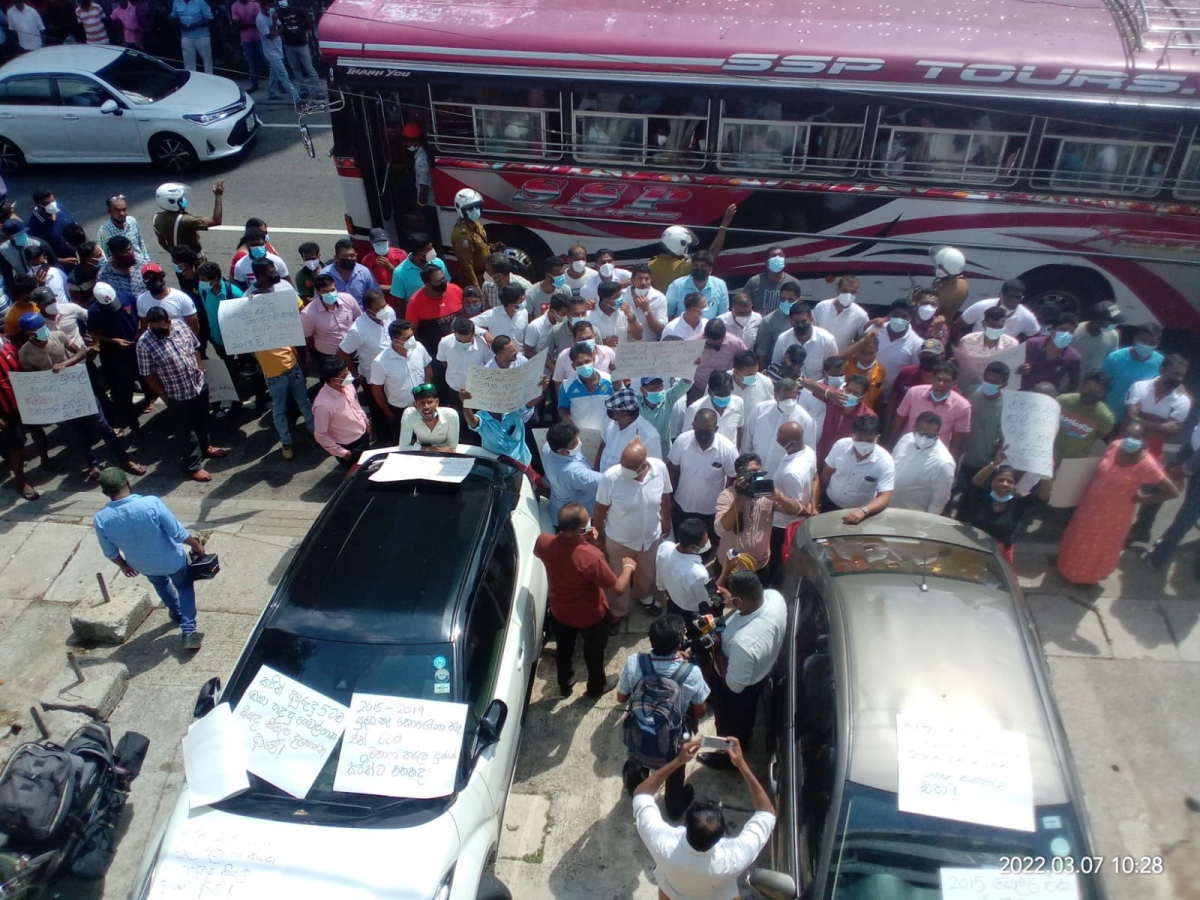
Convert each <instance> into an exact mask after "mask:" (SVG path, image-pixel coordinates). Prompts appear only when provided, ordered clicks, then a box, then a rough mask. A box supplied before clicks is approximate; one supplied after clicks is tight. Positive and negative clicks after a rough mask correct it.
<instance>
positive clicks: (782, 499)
mask: <svg viewBox="0 0 1200 900" xmlns="http://www.w3.org/2000/svg"><path fill="white" fill-rule="evenodd" d="M774 440H775V444H776V447H777V448H778V450H777V451H776V452H775V453H773V454H772V455H773V456H774V458H775V462H774V464H773V465H772V466H771V468H770V469H766V471H768V472H770V473H771V480H772V481H773V482H774V483H775V492H774V493H773V494H772V495H771V508H772V510H773V512H772V517H771V566H770V568H769V569H768V570H767V575H766V578H765V580H764V583H766V584H770V583H772V582H773V581H774V580H775V576H776V575H777V574H778V573H779V571H780V566H782V565H783V548H784V547H785V546H786V544H787V540H788V531H789V530H794V528H795V526H796V525H797V524H798V523H800V522H803V521H804V519H806V518H807V517H808V516H814V515H816V514H817V507H818V505H819V504H820V501H821V481H820V479H819V478H818V477H817V455H816V453H814V452H813V449H812V447H811V446H810V445H808V444H807V443H806V432H805V430H804V426H802V425H801V424H800V423H799V422H794V421H790V420H788V421H784V422H782V423H781V424H780V426H779V428H778V430H777V431H776V432H775V435H774Z"/></svg>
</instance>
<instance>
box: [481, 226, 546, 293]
mask: <svg viewBox="0 0 1200 900" xmlns="http://www.w3.org/2000/svg"><path fill="white" fill-rule="evenodd" d="M487 233H488V240H489V241H492V242H496V241H498V242H500V243H501V244H503V245H504V246H505V248H506V249H505V251H504V252H505V253H506V254H507V255H508V258H509V259H511V260H512V261H513V265H515V266H516V267H517V272H518V274H519V275H523V276H524V277H525V278H527V279H529V280H530V281H531V282H534V283H536V282H538V281H541V280H542V263H544V262H545V261H546V257H548V256H549V255H550V245H549V244H547V243H546V242H545V241H543V240H542V239H541V238H540V237H538V236H537V235H536V234H534V233H533V232H532V231H530V230H529V229H528V228H521V227H519V226H516V225H489V226H488V230H487Z"/></svg>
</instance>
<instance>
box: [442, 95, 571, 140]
mask: <svg viewBox="0 0 1200 900" xmlns="http://www.w3.org/2000/svg"><path fill="white" fill-rule="evenodd" d="M430 102H431V106H432V108H433V121H434V130H435V133H434V135H433V139H434V141H435V143H436V144H437V145H438V147H439V148H440V149H441V150H442V151H443V152H447V153H466V154H481V155H486V156H513V157H519V158H525V159H530V158H532V159H557V158H559V157H560V156H561V155H562V145H561V140H560V137H559V135H560V134H561V131H562V125H561V122H560V121H559V120H560V119H561V114H560V113H559V109H558V103H559V95H558V92H557V91H545V90H541V89H536V88H535V89H532V90H522V89H515V88H503V87H485V88H482V89H473V88H466V87H463V86H461V85H445V84H444V85H436V86H431V87H430Z"/></svg>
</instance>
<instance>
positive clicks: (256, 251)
mask: <svg viewBox="0 0 1200 900" xmlns="http://www.w3.org/2000/svg"><path fill="white" fill-rule="evenodd" d="M266 256H267V248H266V247H251V248H250V258H251V259H266Z"/></svg>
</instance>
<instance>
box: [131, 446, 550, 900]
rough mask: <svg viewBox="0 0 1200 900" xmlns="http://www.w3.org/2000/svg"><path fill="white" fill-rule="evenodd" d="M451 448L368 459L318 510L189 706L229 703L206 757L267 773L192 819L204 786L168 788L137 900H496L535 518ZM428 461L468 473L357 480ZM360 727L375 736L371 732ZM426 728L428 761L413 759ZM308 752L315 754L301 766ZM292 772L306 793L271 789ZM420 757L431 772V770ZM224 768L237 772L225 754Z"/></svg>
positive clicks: (529, 648) (531, 642)
mask: <svg viewBox="0 0 1200 900" xmlns="http://www.w3.org/2000/svg"><path fill="white" fill-rule="evenodd" d="M459 451H460V452H459V453H457V454H434V453H394V452H389V451H384V452H383V453H382V454H381V455H377V456H375V457H374V458H372V459H370V460H368V461H367V462H366V463H364V464H363V465H362V466H361V468H359V469H358V471H356V472H355V473H353V474H352V475H350V476H349V477H348V478H347V479H346V482H345V483H344V484H343V485H342V486H341V487H340V488H339V489H338V491H337V493H336V494H335V495H334V496H333V498H332V499H331V500H330V501H329V503H328V505H327V506H326V507H325V510H324V511H323V512H322V514H321V517H320V518H319V519H318V520H317V521H316V522H315V523H314V524H313V526H312V529H311V530H310V531H309V533H308V536H307V537H306V538H305V540H304V542H303V544H302V545H301V546H300V548H299V549H298V550H297V552H296V556H295V558H294V559H293V561H292V562H291V564H290V565H289V567H288V570H287V572H286V573H285V575H284V576H283V579H282V580H281V582H280V584H279V587H278V588H277V589H276V590H275V593H274V595H273V596H272V597H271V600H270V602H269V603H268V604H267V607H266V609H265V611H264V612H263V615H262V617H261V619H260V620H259V622H258V625H257V626H256V627H255V629H254V631H253V632H252V633H251V635H250V638H249V640H248V641H247V643H246V646H245V648H244V649H243V650H242V654H241V657H240V658H239V660H238V662H237V664H236V665H235V666H234V670H233V674H232V675H231V676H230V678H229V683H228V685H227V686H226V687H225V689H224V691H221V689H220V682H219V680H218V679H215V678H214V679H212V680H211V681H210V682H209V683H208V684H206V685H205V687H204V689H202V690H201V695H200V698H199V700H198V701H197V705H196V713H197V715H198V716H208V715H214V713H213V710H214V708H215V705H216V704H217V703H222V704H223V703H225V702H228V703H229V704H230V707H231V710H232V712H230V711H229V710H224V709H218V710H216V713H217V714H219V715H217V718H218V719H222V718H228V720H229V722H230V723H231V724H230V727H231V728H234V729H235V736H234V737H232V738H231V739H230V740H228V741H226V742H224V743H223V744H219V746H223V747H229V746H230V744H232V745H234V746H239V745H241V746H245V747H246V751H245V752H246V753H248V754H250V757H249V759H248V760H247V764H248V765H249V766H250V767H251V768H252V769H253V770H254V771H256V772H262V773H263V774H264V775H267V776H269V777H270V778H271V779H273V780H268V779H267V778H264V777H260V775H259V774H253V772H252V773H251V774H250V775H249V781H250V786H249V789H248V790H245V791H243V792H241V793H237V794H235V795H233V796H230V797H228V798H227V799H224V800H218V801H217V802H214V803H211V804H209V805H197V807H196V808H194V809H193V808H192V807H191V802H192V798H193V795H194V796H196V797H199V795H200V794H199V792H200V791H203V790H204V789H205V787H204V785H203V784H201V783H200V781H199V780H198V779H197V781H196V783H195V784H190V785H188V786H185V787H184V789H183V791H182V793H181V796H180V798H179V800H178V802H177V803H176V805H175V807H174V810H173V812H172V814H171V816H170V818H169V820H168V822H167V824H166V827H165V829H164V831H163V832H162V834H161V835H160V836H159V837H158V838H157V839H156V840H154V841H152V842H151V843H150V844H149V847H148V849H149V853H148V855H147V857H146V859H145V861H144V863H143V866H142V870H141V872H140V873H139V876H138V881H137V883H136V886H135V889H134V892H133V897H134V898H135V900H160V898H176V897H185V896H186V897H207V896H214V897H215V896H220V897H224V898H226V900H275V898H288V900H330V898H337V900H476V898H478V900H508V898H510V897H511V894H510V893H509V891H508V890H507V889H506V888H505V887H504V885H502V884H501V883H500V882H499V881H498V880H497V879H496V877H495V875H494V874H493V873H492V868H491V864H492V862H493V861H494V859H495V856H496V852H497V849H498V847H499V842H500V834H501V823H502V821H503V818H504V808H505V803H506V801H507V799H508V792H509V788H510V786H511V784H512V779H513V772H514V770H515V767H516V761H517V750H518V746H519V744H520V735H521V718H522V713H523V712H524V710H525V706H526V704H527V702H528V699H529V690H530V687H531V685H532V678H533V674H534V670H535V668H536V666H537V661H538V656H539V654H540V651H541V640H542V624H543V619H544V617H545V610H546V576H545V569H544V568H543V566H542V563H541V561H540V560H538V559H536V558H535V557H534V555H533V547H534V542H535V540H536V539H537V536H538V534H539V533H540V531H541V529H540V523H539V508H538V503H537V499H536V497H535V495H534V492H533V489H532V486H531V485H530V484H529V481H528V479H527V478H525V477H524V475H523V474H522V473H521V472H520V471H519V470H517V469H516V468H515V467H514V466H513V465H511V464H510V463H508V462H505V461H503V460H501V459H498V458H496V457H495V456H493V455H492V454H490V453H488V452H487V451H485V450H481V449H479V448H475V447H460V448H459ZM397 457H399V458H400V459H398V460H397V459H396V458H397ZM442 459H446V460H453V461H456V463H455V464H456V465H459V466H462V465H463V464H469V468H470V472H469V474H468V475H466V477H465V480H463V481H461V482H460V483H450V484H447V483H441V482H436V481H425V480H420V481H411V480H409V481H391V482H379V481H374V480H372V479H371V475H373V474H376V473H378V472H380V470H381V467H382V465H383V463H384V462H385V460H387V461H388V462H392V461H393V460H396V462H400V463H404V462H408V461H410V460H415V461H416V462H414V463H413V464H414V465H420V464H430V463H432V464H435V465H436V464H438V461H439V460H442ZM220 577H236V576H235V575H234V573H228V574H227V575H226V574H223V575H222V576H220ZM264 666H265V667H268V671H266V672H264V670H263V667H264ZM288 679H290V680H291V682H292V683H288ZM273 687H274V690H273ZM309 692H311V693H309ZM313 694H316V695H319V698H314V697H313ZM364 695H371V696H370V697H369V699H368V698H367V697H366V696H364ZM378 695H384V696H382V697H381V696H378ZM289 698H290V699H289ZM256 704H257V705H256ZM338 704H340V705H341V706H343V707H349V710H348V711H347V712H345V713H343V712H341V711H340V710H339V708H338ZM401 705H402V706H403V709H401ZM431 707H437V708H439V709H442V710H445V709H448V708H450V707H454V708H455V710H454V711H455V713H456V714H457V715H458V716H460V717H463V716H465V719H463V718H460V719H459V722H460V723H461V724H460V726H459V728H461V738H459V737H457V734H458V732H459V728H451V729H449V730H447V729H446V728H445V727H443V724H442V723H443V722H444V721H445V720H444V719H439V720H437V722H433V720H432V719H426V718H425V717H426V716H432V713H430V712H429V709H430V708H431ZM254 709H262V710H263V714H262V715H261V716H259V715H258V714H257V713H254ZM268 710H269V711H268ZM331 710H332V712H331ZM416 710H420V712H416ZM389 711H390V712H391V713H392V714H393V715H396V716H399V715H401V714H403V715H404V716H405V717H406V718H405V720H404V724H403V726H402V724H401V722H400V721H398V720H390V721H389V722H387V723H384V722H382V721H380V720H379V719H377V717H379V716H382V715H383V714H384V713H386V712H389ZM366 713H369V714H372V715H370V716H367V715H364V714H366ZM339 716H344V719H342V718H338V717H339ZM409 716H411V717H412V718H407V717H409ZM418 717H420V718H419V719H418ZM368 719H369V721H368ZM318 720H319V721H318ZM335 721H336V722H337V725H336V726H331V724H330V723H331V722H335ZM393 723H394V725H395V726H396V729H397V730H395V731H389V730H387V728H389V727H391V725H392V724H393ZM413 723H416V724H413ZM431 723H432V724H431ZM199 724H206V722H205V721H202V722H201V723H199ZM343 725H344V728H345V730H344V732H343V733H342V736H341V737H340V738H338V736H337V731H336V730H335V728H336V729H340V728H341V727H342V726H343ZM376 726H378V727H379V728H380V729H382V734H381V735H380V736H378V737H368V728H375V727H376ZM435 731H437V732H440V734H437V735H435V737H436V738H437V740H439V741H441V744H440V749H437V751H436V754H435V753H432V752H431V753H428V756H429V757H430V758H429V759H428V760H426V757H423V756H422V755H421V754H422V753H425V752H426V751H428V750H429V747H430V745H429V743H428V740H429V735H430V734H432V733H434V732H435ZM322 740H324V741H325V744H324V745H323V746H324V750H321V751H320V752H318V753H317V754H316V756H315V757H311V758H310V757H308V756H306V755H305V754H308V753H309V749H310V748H312V747H314V746H319V745H321V741H322ZM418 745H420V746H418ZM292 751H295V753H293V752H292ZM397 751H400V752H397ZM347 754H349V756H347ZM216 755H219V754H216V753H215V752H212V751H210V752H208V753H207V754H206V755H205V759H203V760H201V761H202V762H203V761H208V762H211V761H212V759H213V757H214V756H216ZM187 756H188V749H187V748H186V747H185V758H187ZM418 758H420V759H421V760H423V761H422V762H417V761H414V760H416V759H418ZM305 760H307V763H308V765H309V767H310V768H309V769H308V776H307V777H308V779H311V781H308V780H306V781H303V783H302V784H303V786H301V787H299V788H296V787H292V788H291V789H290V790H291V792H289V790H284V789H282V788H280V787H277V786H276V784H284V785H285V786H286V785H287V784H288V783H289V781H290V780H291V775H294V774H295V773H296V772H297V771H299V769H298V768H296V767H297V766H302V765H303V763H304V762H305ZM384 760H386V762H385V761H384ZM393 760H398V762H393ZM437 760H446V761H447V762H445V763H443V764H442V768H440V769H435V766H436V765H438V763H437ZM191 762H192V760H191V759H190V758H189V760H188V766H189V769H188V771H189V775H190V774H191V773H192V771H193V769H192V768H191ZM418 765H420V766H422V767H423V768H421V770H420V773H419V776H418V774H417V773H416V772H415V767H417V766H418ZM425 766H427V767H428V769H426V768H424V767H425ZM289 767H292V768H289ZM398 767H405V768H404V770H403V771H401V770H400V769H399V768H398ZM234 768H235V769H236V771H237V772H238V774H239V775H240V772H241V768H242V760H241V759H236V760H235V766H234ZM427 771H428V772H431V773H432V774H429V775H428V778H429V779H430V781H436V782H437V785H436V787H435V785H434V784H432V783H430V782H428V781H426V780H425V779H426V774H425V773H426V772H427ZM289 773H291V774H289ZM439 773H440V774H439ZM417 777H419V778H420V782H419V783H420V784H424V785H426V787H425V788H418V787H417V786H416V785H417V784H418V782H417V781H414V780H413V779H414V778H417ZM352 778H357V779H359V780H358V782H356V783H355V784H353V785H352V784H351V783H350V782H351V779H352ZM364 778H367V779H371V780H369V781H368V782H366V783H365V784H364V783H363V782H362V779H364ZM398 778H399V779H409V780H408V781H407V782H397V781H396V780H395V779H398ZM292 783H293V784H294V782H292ZM310 783H311V787H307V785H308V784H310ZM443 784H444V785H445V787H444V789H443V787H442V785H443ZM339 787H341V788H342V789H341V790H339V789H338V788H339ZM351 787H353V790H351V789H349V788H351ZM370 788H374V789H375V790H374V791H372V790H369V789H370ZM193 792H194V794H193ZM218 793H220V792H218ZM430 794H435V795H436V796H430Z"/></svg>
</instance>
